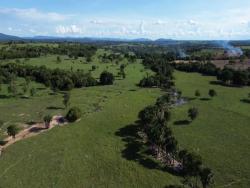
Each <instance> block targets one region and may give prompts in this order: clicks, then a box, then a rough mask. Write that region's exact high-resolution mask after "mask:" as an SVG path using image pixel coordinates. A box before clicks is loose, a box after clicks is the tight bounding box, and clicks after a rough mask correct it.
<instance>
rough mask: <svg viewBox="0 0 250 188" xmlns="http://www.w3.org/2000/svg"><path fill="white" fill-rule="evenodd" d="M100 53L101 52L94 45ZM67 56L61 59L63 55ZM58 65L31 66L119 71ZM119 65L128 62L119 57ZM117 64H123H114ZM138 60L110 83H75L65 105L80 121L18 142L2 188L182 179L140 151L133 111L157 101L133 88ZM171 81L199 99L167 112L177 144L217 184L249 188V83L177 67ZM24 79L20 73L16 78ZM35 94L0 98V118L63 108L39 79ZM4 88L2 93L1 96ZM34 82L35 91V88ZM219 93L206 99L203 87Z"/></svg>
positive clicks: (51, 59) (1, 175) (4, 161)
mask: <svg viewBox="0 0 250 188" xmlns="http://www.w3.org/2000/svg"><path fill="white" fill-rule="evenodd" d="M98 53H101V52H100V51H99V52H98ZM65 59H66V57H65ZM65 59H63V61H62V62H61V63H60V64H58V63H56V56H48V57H42V58H35V59H30V61H28V62H26V63H28V64H31V65H37V66H40V65H45V66H47V67H49V68H62V69H68V70H70V69H71V66H73V68H74V69H75V70H76V69H83V70H86V71H88V70H90V69H91V66H92V65H93V64H95V65H97V66H98V67H99V68H98V69H97V70H96V71H94V72H93V73H92V74H93V75H94V76H95V77H96V78H98V76H99V74H100V72H101V71H103V70H105V69H107V70H109V71H111V72H113V73H114V74H117V72H118V69H119V65H112V64H108V65H107V64H100V63H99V62H98V59H97V57H95V58H94V59H93V64H85V63H84V60H82V61H83V62H81V61H80V60H81V59H79V60H77V61H76V62H75V63H74V64H73V63H72V61H71V60H65ZM124 63H126V61H125V60H124ZM120 64H121V63H120ZM142 70H143V66H142V65H141V64H139V63H135V64H130V65H128V66H127V67H126V69H125V71H126V74H127V77H126V79H124V80H120V79H118V80H116V81H115V84H114V85H112V86H97V87H90V88H82V89H74V90H72V92H71V106H78V107H80V108H81V110H82V112H83V116H82V118H81V121H80V122H77V123H74V124H70V125H69V126H65V127H62V128H54V129H52V130H51V131H49V132H46V133H42V134H40V135H39V136H36V137H33V138H29V139H27V140H23V141H20V142H18V143H16V144H14V145H12V146H10V147H9V148H7V150H6V151H5V152H4V154H3V155H2V156H1V158H0V187H11V188H12V187H13V188H15V187H18V188H20V187H25V188H27V187H32V188H33V187H58V188H59V187H60V188H63V187H65V188H68V187H111V188H112V187H114V188H116V187H129V188H130V187H143V188H144V187H149V188H151V187H155V188H158V187H160V188H163V187H164V186H166V185H169V184H178V183H180V178H179V177H176V176H174V175H171V174H170V173H168V172H166V171H163V170H160V169H157V168H155V166H154V164H153V163H152V162H150V160H149V159H148V158H146V157H145V156H143V155H140V148H139V146H138V143H137V142H133V141H131V140H133V139H134V137H133V136H134V134H135V131H136V126H135V125H134V122H135V121H136V120H137V114H138V112H139V111H140V110H142V109H143V108H144V107H145V106H147V105H149V104H152V103H154V102H155V100H156V98H157V97H159V96H160V95H161V94H162V92H161V91H160V90H159V89H141V88H138V87H137V86H136V84H137V83H138V82H139V80H140V79H141V78H142V77H143V76H144V75H145V74H146V72H145V71H142ZM175 77H176V80H175V82H176V86H177V87H178V88H179V89H181V90H182V92H183V96H186V97H190V98H192V97H193V96H194V91H195V90H196V89H199V90H200V91H201V93H202V96H201V98H200V99H194V100H191V101H190V102H189V103H188V104H186V105H184V106H181V107H177V108H175V109H173V111H172V120H171V126H172V127H173V130H174V133H175V135H176V137H177V140H178V141H179V145H180V147H183V148H188V149H189V150H193V151H195V152H197V153H199V154H200V155H201V156H202V158H203V161H204V163H205V164H206V165H207V166H209V167H210V168H212V169H213V171H214V172H215V177H216V181H215V182H216V184H215V187H230V188H248V187H249V185H250V182H249V179H250V164H249V157H248V156H249V154H250V151H249V148H250V136H249V133H250V127H249V122H250V114H249V111H250V105H249V103H246V102H243V101H244V99H246V98H247V94H248V93H249V92H250V88H249V87H248V88H247V87H246V88H230V87H223V86H220V85H213V84H211V83H210V82H211V81H215V78H214V77H207V76H206V77H205V76H201V75H200V74H195V73H190V74H188V73H182V72H176V73H175ZM22 82H23V80H22V79H18V83H19V84H21V83H22ZM32 86H34V87H36V88H37V90H38V91H37V95H36V96H35V97H31V98H30V99H22V98H20V97H17V98H2V99H0V110H1V114H0V119H2V120H4V121H5V122H7V124H8V123H11V122H21V123H24V122H27V121H31V120H33V121H37V120H39V118H41V117H40V116H41V114H46V113H52V114H64V113H65V110H64V109H63V105H62V94H60V93H59V94H57V95H50V92H51V91H50V90H49V89H46V88H44V86H43V85H41V84H37V83H32ZM5 87H6V86H4V88H3V91H1V93H3V94H6V88H5ZM39 88H40V89H39ZM210 88H211V89H212V88H213V89H215V90H216V91H217V93H218V96H217V97H215V98H214V99H212V100H208V94H207V93H208V90H209V89H210ZM191 106H196V107H198V108H199V112H200V115H199V117H198V118H197V119H196V120H195V121H194V122H192V123H191V124H189V125H176V124H180V123H178V121H179V122H181V121H183V120H186V119H187V109H188V108H189V107H191Z"/></svg>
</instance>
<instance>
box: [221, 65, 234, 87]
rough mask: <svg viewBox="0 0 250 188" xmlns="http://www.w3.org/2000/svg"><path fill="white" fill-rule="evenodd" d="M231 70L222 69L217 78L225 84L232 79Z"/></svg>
mask: <svg viewBox="0 0 250 188" xmlns="http://www.w3.org/2000/svg"><path fill="white" fill-rule="evenodd" d="M233 76H234V73H233V70H231V69H224V70H223V71H222V72H221V73H220V74H219V75H218V76H217V77H218V79H219V80H222V81H223V82H224V83H225V84H228V83H230V82H231V81H232V80H233Z"/></svg>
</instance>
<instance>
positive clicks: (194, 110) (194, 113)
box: [188, 108, 199, 120]
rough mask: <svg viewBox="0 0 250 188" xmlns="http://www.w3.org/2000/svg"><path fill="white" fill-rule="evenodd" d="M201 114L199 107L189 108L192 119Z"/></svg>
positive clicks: (189, 115)
mask: <svg viewBox="0 0 250 188" xmlns="http://www.w3.org/2000/svg"><path fill="white" fill-rule="evenodd" d="M198 114H199V111H198V109H197V108H190V109H189V110H188V117H190V119H191V120H194V119H195V118H196V117H197V116H198Z"/></svg>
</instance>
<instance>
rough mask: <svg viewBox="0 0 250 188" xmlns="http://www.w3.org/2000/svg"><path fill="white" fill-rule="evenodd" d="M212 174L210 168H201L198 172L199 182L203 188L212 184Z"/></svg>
mask: <svg viewBox="0 0 250 188" xmlns="http://www.w3.org/2000/svg"><path fill="white" fill-rule="evenodd" d="M213 177H214V174H213V172H212V170H211V169H210V168H203V169H201V171H200V181H201V183H202V187H203V188H207V187H208V186H209V185H211V184H212V183H213Z"/></svg>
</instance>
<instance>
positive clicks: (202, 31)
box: [0, 0, 250, 40]
mask: <svg viewBox="0 0 250 188" xmlns="http://www.w3.org/2000/svg"><path fill="white" fill-rule="evenodd" d="M0 1H1V2H0V33H5V34H10V35H17V36H25V37H27V36H60V37H66V36H67V37H98V38H104V37H105V38H128V39H134V38H150V39H158V38H166V39H180V40H236V39H237V40H240V39H250V1H249V0H0Z"/></svg>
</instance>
